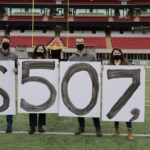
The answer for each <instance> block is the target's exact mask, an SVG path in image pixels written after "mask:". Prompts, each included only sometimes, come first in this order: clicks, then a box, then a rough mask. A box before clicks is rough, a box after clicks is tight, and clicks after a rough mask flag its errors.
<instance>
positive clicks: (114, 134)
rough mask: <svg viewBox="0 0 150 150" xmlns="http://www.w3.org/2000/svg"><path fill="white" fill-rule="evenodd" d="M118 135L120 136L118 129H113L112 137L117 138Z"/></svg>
mask: <svg viewBox="0 0 150 150" xmlns="http://www.w3.org/2000/svg"><path fill="white" fill-rule="evenodd" d="M119 135H120V130H119V128H115V132H114V133H113V136H119Z"/></svg>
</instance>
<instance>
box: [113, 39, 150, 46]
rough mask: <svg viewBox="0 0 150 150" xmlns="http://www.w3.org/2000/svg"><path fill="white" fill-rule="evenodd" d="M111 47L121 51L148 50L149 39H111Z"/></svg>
mask: <svg viewBox="0 0 150 150" xmlns="http://www.w3.org/2000/svg"><path fill="white" fill-rule="evenodd" d="M111 40H112V46H113V47H118V48H122V49H150V38H138V37H133V38H130V37H113V38H111Z"/></svg>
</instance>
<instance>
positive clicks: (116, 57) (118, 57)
mask: <svg viewBox="0 0 150 150" xmlns="http://www.w3.org/2000/svg"><path fill="white" fill-rule="evenodd" d="M113 59H114V60H119V59H120V60H121V59H122V55H113Z"/></svg>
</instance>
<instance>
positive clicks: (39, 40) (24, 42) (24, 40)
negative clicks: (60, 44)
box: [0, 36, 53, 47]
mask: <svg viewBox="0 0 150 150" xmlns="http://www.w3.org/2000/svg"><path fill="white" fill-rule="evenodd" d="M1 38H2V36H0V40H1ZM10 38H11V47H16V46H24V47H32V36H11V37H10ZM52 39H53V37H49V36H47V37H45V36H34V40H33V45H34V46H35V45H38V44H44V45H47V44H48V43H49V42H50V41H51V40H52Z"/></svg>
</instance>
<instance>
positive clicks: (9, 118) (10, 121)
mask: <svg viewBox="0 0 150 150" xmlns="http://www.w3.org/2000/svg"><path fill="white" fill-rule="evenodd" d="M6 122H7V127H12V125H13V115H7V116H6Z"/></svg>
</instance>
